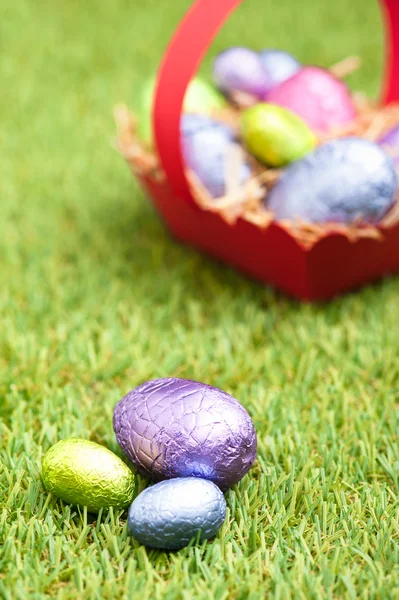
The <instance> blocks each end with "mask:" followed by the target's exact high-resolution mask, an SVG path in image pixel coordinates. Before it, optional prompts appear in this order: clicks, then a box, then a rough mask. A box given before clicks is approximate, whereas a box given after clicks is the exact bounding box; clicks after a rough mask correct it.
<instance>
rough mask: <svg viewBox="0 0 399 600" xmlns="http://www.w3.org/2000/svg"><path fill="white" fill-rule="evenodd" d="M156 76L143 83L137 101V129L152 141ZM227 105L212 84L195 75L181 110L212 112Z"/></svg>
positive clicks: (143, 137) (143, 136) (142, 135)
mask: <svg viewBox="0 0 399 600" xmlns="http://www.w3.org/2000/svg"><path fill="white" fill-rule="evenodd" d="M155 85H156V78H155V77H152V78H151V79H150V80H149V81H147V83H146V84H145V85H144V87H143V89H142V91H141V94H140V96H139V102H138V130H139V134H140V136H141V138H142V139H144V140H146V141H147V142H151V141H152V108H153V102H154V93H155ZM226 106H227V103H226V100H225V98H224V97H223V96H222V95H221V94H220V93H219V92H218V90H216V89H215V88H214V87H212V85H210V84H209V83H207V82H206V81H204V80H203V79H201V78H200V77H195V78H194V79H192V81H191V82H190V84H189V86H188V88H187V92H186V95H185V97H184V104H183V111H184V112H187V113H203V114H209V115H211V114H213V113H214V112H215V111H218V110H220V109H223V108H225V107H226Z"/></svg>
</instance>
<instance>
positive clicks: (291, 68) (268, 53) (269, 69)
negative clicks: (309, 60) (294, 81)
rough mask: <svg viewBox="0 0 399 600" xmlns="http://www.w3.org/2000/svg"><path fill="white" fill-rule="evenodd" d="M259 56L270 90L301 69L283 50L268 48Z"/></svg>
mask: <svg viewBox="0 0 399 600" xmlns="http://www.w3.org/2000/svg"><path fill="white" fill-rule="evenodd" d="M259 56H260V59H261V62H262V66H263V69H264V71H265V72H266V73H267V77H268V83H269V86H270V89H272V88H274V87H276V86H277V85H280V83H283V82H284V81H286V80H287V79H289V78H290V77H292V76H293V75H295V74H296V73H297V72H298V71H299V70H300V68H301V64H300V63H299V62H298V61H297V59H296V58H294V57H293V56H292V54H289V53H288V52H285V51H284V50H275V49H273V48H268V49H266V50H262V52H261V53H260V55H259ZM266 98H267V93H266Z"/></svg>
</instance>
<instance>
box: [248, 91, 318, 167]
mask: <svg viewBox="0 0 399 600" xmlns="http://www.w3.org/2000/svg"><path fill="white" fill-rule="evenodd" d="M241 133H242V137H243V140H244V142H245V145H246V146H247V148H248V150H249V151H250V152H251V153H252V154H253V155H254V156H256V158H257V159H258V160H260V161H261V162H262V163H265V164H266V165H270V166H272V167H281V166H283V165H286V164H288V163H290V162H292V161H293V160H298V159H299V158H302V157H303V156H305V154H307V153H308V152H310V151H311V150H313V148H314V147H315V146H316V142H317V140H316V137H315V135H314V133H313V132H312V131H311V129H309V127H308V126H307V125H306V123H305V122H304V121H302V119H300V118H299V117H298V116H297V115H295V114H294V113H292V112H291V111H289V110H286V109H285V108H282V107H281V106H276V105H274V104H266V103H260V104H256V105H255V106H252V107H251V108H248V109H247V110H245V111H244V112H243V113H242V117H241Z"/></svg>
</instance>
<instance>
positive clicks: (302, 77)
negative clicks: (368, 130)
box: [265, 67, 356, 133]
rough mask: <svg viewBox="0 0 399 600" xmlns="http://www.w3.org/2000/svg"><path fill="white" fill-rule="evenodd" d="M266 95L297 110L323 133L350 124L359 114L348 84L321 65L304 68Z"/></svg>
mask: <svg viewBox="0 0 399 600" xmlns="http://www.w3.org/2000/svg"><path fill="white" fill-rule="evenodd" d="M265 98H266V99H267V102H271V103H272V104H278V105H279V106H284V108H287V109H288V110H291V111H292V112H294V113H296V114H297V115H298V116H300V117H301V118H302V119H303V120H304V121H305V122H306V123H307V124H308V125H309V127H311V128H312V129H314V130H315V131H316V132H319V133H325V132H328V131H329V130H331V129H333V128H337V127H340V126H343V125H346V124H347V123H350V122H351V121H353V119H354V118H355V116H356V111H355V107H354V105H353V102H352V99H351V96H350V94H349V90H348V88H347V86H346V85H345V83H343V82H342V81H340V80H339V79H337V78H336V77H334V76H333V75H332V74H331V73H330V72H329V71H327V70H325V69H321V68H319V67H304V68H303V69H301V70H300V71H298V73H296V74H295V75H293V76H292V77H290V78H289V79H287V80H286V81H284V82H283V83H282V84H281V85H279V86H277V87H275V88H273V89H272V90H271V91H270V92H269V93H268V94H267V96H265Z"/></svg>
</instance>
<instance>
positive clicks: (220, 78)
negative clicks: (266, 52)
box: [213, 46, 270, 99]
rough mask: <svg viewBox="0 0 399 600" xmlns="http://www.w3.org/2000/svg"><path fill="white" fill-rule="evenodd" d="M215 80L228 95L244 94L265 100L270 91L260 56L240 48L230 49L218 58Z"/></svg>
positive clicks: (215, 66)
mask: <svg viewBox="0 0 399 600" xmlns="http://www.w3.org/2000/svg"><path fill="white" fill-rule="evenodd" d="M213 78H214V81H215V83H216V85H217V86H218V87H219V89H220V90H221V91H222V92H224V93H225V94H227V95H229V94H231V93H232V92H244V93H246V94H250V95H251V96H255V97H256V98H259V99H263V97H264V95H265V94H266V92H267V91H268V90H269V89H270V82H269V78H268V75H267V73H266V72H265V70H264V68H263V65H262V61H261V58H260V56H259V54H258V53H257V52H254V51H253V50H250V49H249V48H243V47H240V46H238V47H233V48H228V49H227V50H224V51H223V52H221V53H220V54H219V55H218V56H217V57H216V59H215V62H214V65H213Z"/></svg>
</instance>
